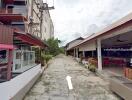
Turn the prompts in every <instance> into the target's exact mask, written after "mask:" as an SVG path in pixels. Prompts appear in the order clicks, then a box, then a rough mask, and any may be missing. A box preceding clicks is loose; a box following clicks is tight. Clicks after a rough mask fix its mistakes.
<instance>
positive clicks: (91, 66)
mask: <svg viewBox="0 0 132 100" xmlns="http://www.w3.org/2000/svg"><path fill="white" fill-rule="evenodd" d="M88 68H89V70H90V71H92V72H96V66H95V65H93V64H90V65H89V66H88Z"/></svg>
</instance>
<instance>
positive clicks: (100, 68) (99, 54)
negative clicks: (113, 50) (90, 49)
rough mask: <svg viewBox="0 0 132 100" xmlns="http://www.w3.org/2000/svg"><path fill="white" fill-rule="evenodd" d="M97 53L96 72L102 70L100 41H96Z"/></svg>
mask: <svg viewBox="0 0 132 100" xmlns="http://www.w3.org/2000/svg"><path fill="white" fill-rule="evenodd" d="M97 52H98V70H100V71H101V70H102V54H101V40H100V39H98V40H97Z"/></svg>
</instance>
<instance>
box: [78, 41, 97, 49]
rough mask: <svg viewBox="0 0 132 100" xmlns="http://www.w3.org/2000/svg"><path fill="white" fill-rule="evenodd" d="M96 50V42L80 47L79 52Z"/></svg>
mask: <svg viewBox="0 0 132 100" xmlns="http://www.w3.org/2000/svg"><path fill="white" fill-rule="evenodd" d="M93 50H96V41H90V42H86V43H85V44H82V45H80V46H79V51H93Z"/></svg>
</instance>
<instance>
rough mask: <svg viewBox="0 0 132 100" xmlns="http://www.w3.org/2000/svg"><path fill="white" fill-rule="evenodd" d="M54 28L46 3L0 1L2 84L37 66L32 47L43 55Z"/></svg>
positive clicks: (0, 67)
mask: <svg viewBox="0 0 132 100" xmlns="http://www.w3.org/2000/svg"><path fill="white" fill-rule="evenodd" d="M46 5H47V4H46ZM44 15H45V16H44ZM45 17H46V18H45ZM44 20H47V23H46V22H44ZM51 26H52V28H51ZM44 27H45V28H46V32H43V31H44V30H43V29H44ZM51 29H52V30H53V23H52V20H51V17H50V13H49V11H48V5H47V6H45V4H44V3H43V0H0V82H1V80H2V81H3V80H4V81H6V80H10V79H11V78H12V76H13V75H14V73H23V72H25V71H26V70H29V69H30V68H32V67H33V66H36V64H38V63H36V61H35V60H36V59H35V58H36V55H35V54H36V53H35V52H36V51H35V50H34V51H33V49H32V46H37V47H39V50H40V52H41V50H42V49H44V48H45V47H46V46H47V45H46V44H45V43H44V41H43V40H44V39H48V38H50V37H51V33H50V32H53V31H51ZM45 34H46V35H45ZM52 34H53V33H52ZM39 54H41V53H39ZM39 57H41V56H40V55H39ZM39 64H40V62H39ZM12 74H13V75H12Z"/></svg>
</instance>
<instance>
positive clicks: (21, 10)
mask: <svg viewBox="0 0 132 100" xmlns="http://www.w3.org/2000/svg"><path fill="white" fill-rule="evenodd" d="M0 14H21V15H23V16H25V17H27V15H28V12H27V8H26V7H25V8H24V7H19V8H18V7H14V8H0Z"/></svg>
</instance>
